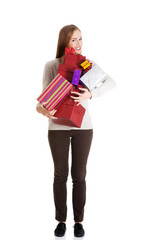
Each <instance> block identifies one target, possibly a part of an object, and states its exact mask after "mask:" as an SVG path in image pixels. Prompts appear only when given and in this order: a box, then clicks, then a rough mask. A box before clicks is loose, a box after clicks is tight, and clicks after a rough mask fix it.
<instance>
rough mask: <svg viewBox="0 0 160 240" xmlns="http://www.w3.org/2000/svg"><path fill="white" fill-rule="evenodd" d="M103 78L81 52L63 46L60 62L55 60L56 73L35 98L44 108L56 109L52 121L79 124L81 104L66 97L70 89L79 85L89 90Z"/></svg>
mask: <svg viewBox="0 0 160 240" xmlns="http://www.w3.org/2000/svg"><path fill="white" fill-rule="evenodd" d="M104 79H105V73H104V72H103V71H102V70H101V69H100V68H99V66H98V65H95V66H94V67H92V63H90V62H89V60H87V59H86V57H85V56H82V55H78V54H75V50H74V48H65V62H64V64H61V63H60V64H59V67H58V73H57V75H56V76H55V78H54V79H53V80H52V81H51V82H50V84H49V85H48V86H47V87H46V88H45V89H44V91H43V92H42V93H41V94H40V96H39V97H38V98H37V100H38V101H39V102H40V103H42V102H46V104H45V108H46V109H47V110H49V111H52V110H53V109H56V110H57V112H56V113H55V114H54V116H55V117H56V118H57V119H52V121H53V122H54V123H56V124H60V125H66V126H72V127H78V128H80V127H81V124H82V120H83V117H84V114H85V108H84V107H83V106H82V105H81V104H78V105H77V102H75V101H74V100H73V99H72V98H71V97H70V96H71V91H72V90H74V92H81V91H80V90H79V87H84V88H87V89H88V90H90V91H91V90H92V89H93V88H94V87H96V86H97V85H98V83H99V82H102V81H103V80H104Z"/></svg>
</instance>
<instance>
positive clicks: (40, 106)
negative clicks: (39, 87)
mask: <svg viewBox="0 0 160 240" xmlns="http://www.w3.org/2000/svg"><path fill="white" fill-rule="evenodd" d="M45 104H46V102H42V103H39V104H38V105H37V107H36V110H37V112H39V113H41V114H43V115H44V116H45V117H48V118H51V119H57V117H53V115H54V114H55V113H56V112H57V110H56V109H53V110H52V111H49V110H47V109H46V108H45V107H44V105H45Z"/></svg>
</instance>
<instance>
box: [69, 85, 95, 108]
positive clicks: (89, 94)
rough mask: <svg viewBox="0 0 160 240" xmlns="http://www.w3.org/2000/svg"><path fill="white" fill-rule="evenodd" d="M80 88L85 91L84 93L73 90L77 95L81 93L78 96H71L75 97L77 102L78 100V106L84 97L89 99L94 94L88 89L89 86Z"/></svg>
mask: <svg viewBox="0 0 160 240" xmlns="http://www.w3.org/2000/svg"><path fill="white" fill-rule="evenodd" d="M79 89H80V90H82V91H83V93H79V92H74V91H73V92H71V93H75V94H77V95H79V96H78V97H74V96H71V98H73V99H75V100H74V101H75V102H78V104H77V106H78V105H79V104H80V103H81V102H82V101H83V100H84V99H88V98H91V97H92V94H91V92H90V91H88V89H87V88H79Z"/></svg>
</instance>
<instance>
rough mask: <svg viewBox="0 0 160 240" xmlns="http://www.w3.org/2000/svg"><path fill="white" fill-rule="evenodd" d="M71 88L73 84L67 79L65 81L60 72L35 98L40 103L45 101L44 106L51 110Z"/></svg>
mask: <svg viewBox="0 0 160 240" xmlns="http://www.w3.org/2000/svg"><path fill="white" fill-rule="evenodd" d="M73 88H74V87H73V85H72V84H71V83H70V82H69V81H67V80H66V79H65V78H64V77H63V76H61V75H60V74H57V75H56V77H55V78H54V79H53V80H52V81H51V82H50V84H49V85H48V86H47V87H46V88H45V89H44V91H43V92H42V93H41V94H40V96H39V97H38V98H37V100H38V101H39V102H40V103H41V102H47V104H46V105H45V108H46V109H47V110H49V111H52V110H53V109H54V108H55V107H58V105H59V104H60V103H61V102H62V100H63V99H64V98H65V97H67V95H68V94H69V93H70V92H71V90H73Z"/></svg>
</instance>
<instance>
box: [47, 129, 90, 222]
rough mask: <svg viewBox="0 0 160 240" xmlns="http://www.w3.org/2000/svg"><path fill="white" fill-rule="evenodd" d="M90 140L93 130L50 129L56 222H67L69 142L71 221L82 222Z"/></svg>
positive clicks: (49, 138)
mask: <svg viewBox="0 0 160 240" xmlns="http://www.w3.org/2000/svg"><path fill="white" fill-rule="evenodd" d="M92 138H93V129H86V130H79V129H77V130H49V131H48V140H49V145H50V149H51V153H52V157H53V163H54V182H53V195H54V202H55V209H56V212H55V219H56V220H58V221H66V217H67V205H66V200H67V186H66V183H67V178H68V170H69V169H68V154H69V146H70V142H71V160H72V163H71V177H72V182H73V189H72V204H73V213H74V221H75V222H81V221H83V217H84V206H85V202H86V180H85V177H86V165H87V159H88V155H89V151H90V147H91V142H92Z"/></svg>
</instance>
